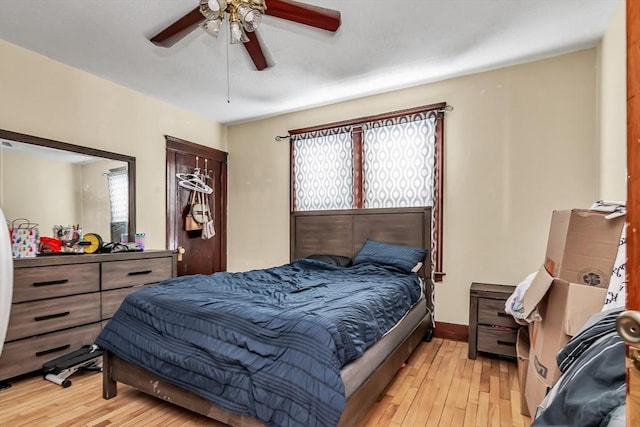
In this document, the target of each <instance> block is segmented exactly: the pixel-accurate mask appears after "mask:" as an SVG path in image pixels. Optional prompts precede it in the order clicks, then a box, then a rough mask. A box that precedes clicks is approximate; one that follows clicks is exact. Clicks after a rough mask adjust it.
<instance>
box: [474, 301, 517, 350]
mask: <svg viewBox="0 0 640 427" xmlns="http://www.w3.org/2000/svg"><path fill="white" fill-rule="evenodd" d="M504 303H505V302H504V300H496V299H488V298H480V299H479V300H478V324H480V325H489V326H492V325H497V326H506V327H509V328H519V327H520V325H518V324H517V323H516V322H515V321H514V320H513V317H512V316H511V315H510V314H507V313H505V311H504ZM514 342H515V341H514Z"/></svg>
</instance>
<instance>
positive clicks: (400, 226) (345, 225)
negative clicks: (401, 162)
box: [290, 207, 433, 305]
mask: <svg viewBox="0 0 640 427" xmlns="http://www.w3.org/2000/svg"><path fill="white" fill-rule="evenodd" d="M290 238H291V241H290V250H291V253H290V258H291V260H292V261H293V260H295V259H297V258H304V257H307V256H309V255H311V254H332V255H344V256H348V257H351V259H353V258H355V255H356V254H357V253H358V251H359V250H360V249H361V248H362V245H363V244H364V242H365V241H366V240H367V238H371V239H374V240H378V241H381V242H386V243H395V244H398V245H406V246H411V247H414V248H424V249H427V250H428V251H429V254H428V255H427V260H426V261H425V263H424V264H425V265H424V267H423V268H422V270H421V271H420V275H421V276H422V277H424V278H425V282H426V283H427V286H426V288H427V289H428V290H429V292H432V288H433V286H432V283H431V263H430V262H429V259H430V256H431V254H430V253H431V208H427V207H418V208H392V209H352V210H339V211H308V212H294V213H292V214H291V233H290ZM428 301H431V295H428ZM429 305H431V304H429Z"/></svg>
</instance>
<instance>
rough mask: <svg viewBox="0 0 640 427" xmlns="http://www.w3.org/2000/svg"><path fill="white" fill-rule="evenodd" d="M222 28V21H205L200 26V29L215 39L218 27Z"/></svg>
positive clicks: (218, 19) (217, 19)
mask: <svg viewBox="0 0 640 427" xmlns="http://www.w3.org/2000/svg"><path fill="white" fill-rule="evenodd" d="M221 26H222V19H220V18H216V19H207V20H206V21H204V23H203V24H202V28H203V29H204V30H205V31H206V32H207V34H209V35H210V36H212V37H214V38H217V37H218V33H220V27H221Z"/></svg>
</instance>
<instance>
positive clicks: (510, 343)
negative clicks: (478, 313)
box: [478, 326, 518, 357]
mask: <svg viewBox="0 0 640 427" xmlns="http://www.w3.org/2000/svg"><path fill="white" fill-rule="evenodd" d="M517 335H518V330H517V329H502V328H493V327H491V326H478V351H486V352H487V353H494V354H500V355H502V356H511V357H516V337H517Z"/></svg>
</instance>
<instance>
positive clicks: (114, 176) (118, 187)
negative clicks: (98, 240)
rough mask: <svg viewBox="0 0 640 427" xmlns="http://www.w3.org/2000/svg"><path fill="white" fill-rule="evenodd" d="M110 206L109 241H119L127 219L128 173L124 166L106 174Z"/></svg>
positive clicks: (126, 225) (124, 231)
mask: <svg viewBox="0 0 640 427" xmlns="http://www.w3.org/2000/svg"><path fill="white" fill-rule="evenodd" d="M107 183H108V186H109V206H110V208H111V241H112V242H119V241H120V235H121V234H123V233H126V232H127V229H128V221H129V175H128V172H127V168H126V167H122V168H117V169H110V170H109V173H108V174H107Z"/></svg>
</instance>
